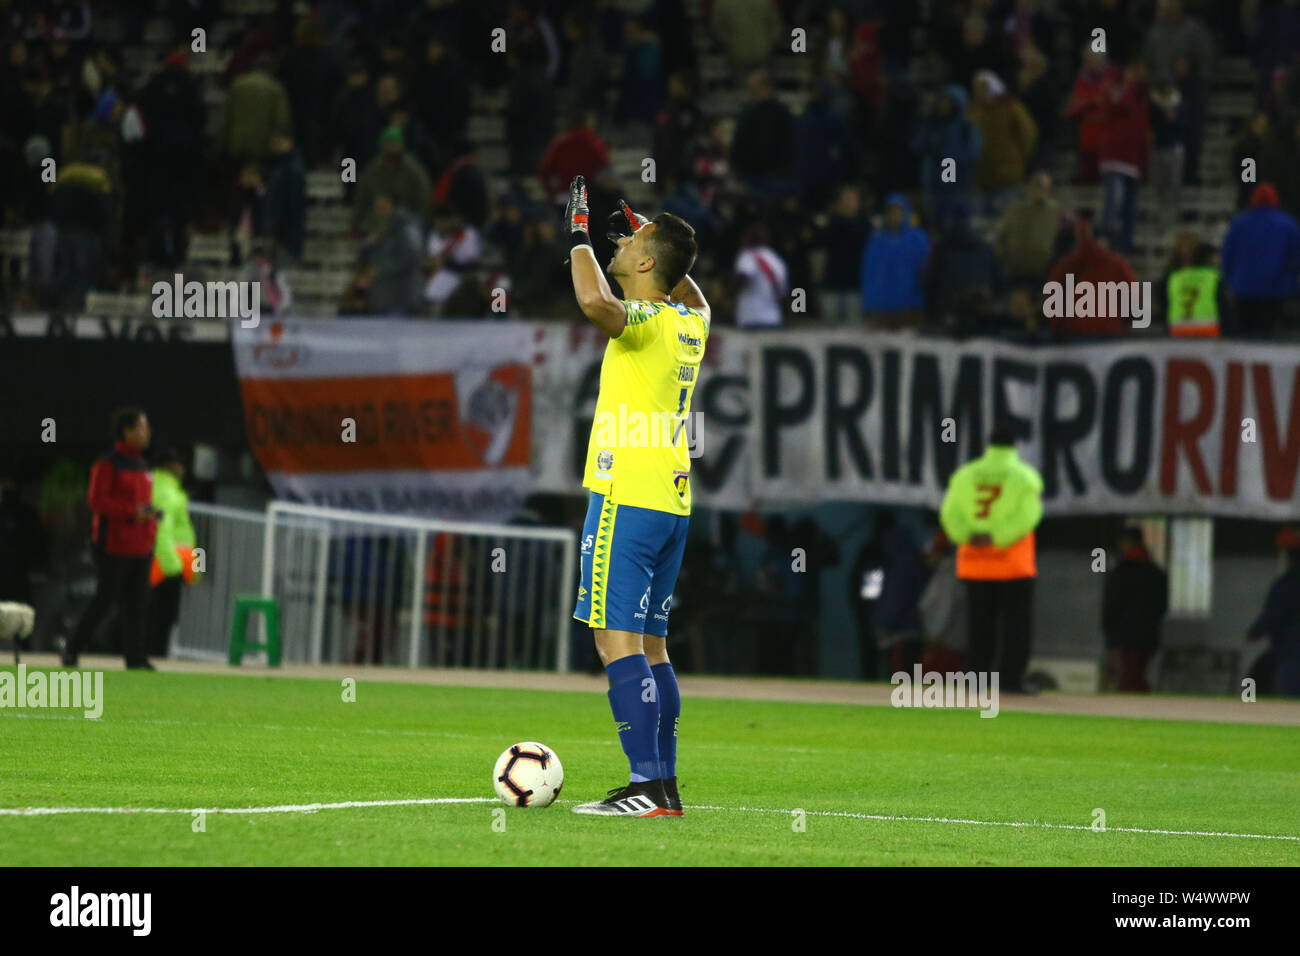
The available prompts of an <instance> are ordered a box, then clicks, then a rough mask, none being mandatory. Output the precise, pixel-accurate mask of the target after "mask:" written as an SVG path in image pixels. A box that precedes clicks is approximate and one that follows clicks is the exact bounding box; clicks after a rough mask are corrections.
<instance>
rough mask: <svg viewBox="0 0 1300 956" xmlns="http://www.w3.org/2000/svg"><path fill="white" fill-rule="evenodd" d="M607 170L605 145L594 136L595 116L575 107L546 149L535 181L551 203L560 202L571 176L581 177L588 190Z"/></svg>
mask: <svg viewBox="0 0 1300 956" xmlns="http://www.w3.org/2000/svg"><path fill="white" fill-rule="evenodd" d="M609 169H610V158H609V146H607V145H606V144H605V141H604V140H603V139H601V138H600V136H599V135H598V134H597V133H596V114H595V113H594V112H593V111H592V110H588V109H582V108H579V109H576V110H574V111H573V113H572V114H571V115H570V118H569V125H568V128H567V129H566V130H565V131H564V132H563V133H561V134H560V135H558V136H556V137H555V139H553V140H551V142H550V145H548V146H547V147H546V152H544V153H543V154H542V161H541V162H540V163H538V164H537V178H538V179H540V180H541V181H542V189H543V190H545V192H546V195H547V196H549V197H551V199H552V201H554V202H558V203H563V202H565V201H566V200H567V199H568V196H569V183H571V182H572V181H573V177H574V176H582V177H583V178H585V179H586V180H587V184H588V187H589V190H590V186H591V185H592V184H593V183H601V182H603V180H604V178H606V174H607V173H608V171H609ZM593 205H594V203H593Z"/></svg>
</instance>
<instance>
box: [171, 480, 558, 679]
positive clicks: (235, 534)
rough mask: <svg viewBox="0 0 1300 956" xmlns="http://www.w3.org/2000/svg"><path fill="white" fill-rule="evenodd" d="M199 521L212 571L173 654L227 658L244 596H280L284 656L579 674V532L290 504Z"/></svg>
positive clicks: (195, 511) (197, 516)
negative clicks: (575, 667)
mask: <svg viewBox="0 0 1300 956" xmlns="http://www.w3.org/2000/svg"><path fill="white" fill-rule="evenodd" d="M190 515H191V518H192V520H193V522H194V529H195V535H196V538H197V541H198V545H199V546H200V547H202V548H203V549H204V556H205V562H206V566H207V567H206V573H205V574H204V575H203V577H202V579H201V582H200V584H199V585H198V586H196V587H193V588H186V589H185V591H184V595H183V598H182V601H181V614H180V621H179V627H178V630H177V636H176V638H175V639H174V642H173V645H172V647H171V649H170V652H171V654H172V656H176V657H186V658H196V659H201V660H225V658H226V653H227V648H228V647H229V642H230V630H231V623H232V613H233V609H234V603H235V597H236V595H238V594H258V593H260V594H262V595H266V596H270V597H274V598H276V599H277V601H278V602H279V605H280V621H281V640H282V651H283V659H284V660H286V661H291V662H300V663H345V662H355V663H383V664H398V665H401V664H405V665H406V666H409V667H422V666H423V667H430V666H436V667H486V668H538V669H551V668H553V669H556V670H560V671H565V670H568V667H569V632H570V622H569V617H570V614H571V612H572V597H573V590H574V587H575V581H576V571H577V568H576V564H575V561H576V555H575V538H574V535H573V533H572V532H571V531H568V530H566V529H562V528H536V527H527V526H515V525H490V524H475V523H470V522H452V521H435V520H431V519H424V518H416V517H407V516H398V515H377V514H371V513H368V512H361V511H345V510H342V509H336V508H320V507H314V506H310V505H298V504H293V503H290V502H283V501H274V502H271V503H269V504H268V505H267V508H266V510H265V511H264V512H261V511H248V510H244V509H237V508H226V507H221V506H218V505H209V504H204V503H197V502H196V503H192V504H191V505H190ZM250 626H252V627H253V628H254V629H255V630H254V632H253V633H256V634H261V633H264V631H263V627H264V623H263V622H262V621H261V620H260V618H259V620H257V621H256V622H255V623H254V624H252V625H250Z"/></svg>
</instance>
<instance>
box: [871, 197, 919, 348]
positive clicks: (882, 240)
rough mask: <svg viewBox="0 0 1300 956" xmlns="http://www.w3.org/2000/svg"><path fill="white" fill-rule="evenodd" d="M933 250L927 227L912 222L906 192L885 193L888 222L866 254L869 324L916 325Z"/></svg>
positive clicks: (875, 233) (885, 327)
mask: <svg viewBox="0 0 1300 956" xmlns="http://www.w3.org/2000/svg"><path fill="white" fill-rule="evenodd" d="M929 253H930V240H929V238H928V237H927V236H926V234H925V230H923V229H921V228H920V227H918V226H914V225H912V207H911V205H910V204H909V203H908V201H907V197H906V196H904V195H903V194H902V193H890V194H889V195H888V196H887V197H885V225H884V228H882V229H877V230H876V231H875V232H874V233H872V235H871V240H870V241H869V242H868V243H867V248H866V251H865V252H863V254H862V308H863V309H864V310H865V311H866V313H867V322H868V325H870V326H872V327H874V328H880V329H915V328H918V327H919V326H920V325H921V321H922V319H923V318H924V314H925V312H924V310H925V297H924V296H923V295H922V294H921V283H920V275H921V269H922V267H923V266H924V265H925V259H926V256H927V255H929Z"/></svg>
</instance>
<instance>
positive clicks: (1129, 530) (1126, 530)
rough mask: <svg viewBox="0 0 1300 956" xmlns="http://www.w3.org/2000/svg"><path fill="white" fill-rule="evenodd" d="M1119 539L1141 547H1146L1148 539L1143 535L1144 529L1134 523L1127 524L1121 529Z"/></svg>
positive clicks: (1127, 543) (1126, 543)
mask: <svg viewBox="0 0 1300 956" xmlns="http://www.w3.org/2000/svg"><path fill="white" fill-rule="evenodd" d="M1119 540H1120V541H1121V542H1123V543H1124V544H1125V545H1136V546H1137V547H1139V548H1143V547H1146V540H1145V539H1144V538H1143V537H1142V529H1141V528H1138V527H1134V526H1133V525H1125V526H1124V527H1123V528H1121V529H1120V532H1119Z"/></svg>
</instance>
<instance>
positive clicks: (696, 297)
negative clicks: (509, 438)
mask: <svg viewBox="0 0 1300 956" xmlns="http://www.w3.org/2000/svg"><path fill="white" fill-rule="evenodd" d="M587 216H588V208H587V187H586V184H585V183H584V182H583V179H582V177H581V176H577V177H575V178H574V180H573V183H572V184H571V185H570V187H569V205H568V207H567V208H566V210H565V228H566V229H567V230H568V232H569V235H570V237H571V241H572V244H573V250H572V252H571V255H570V270H571V271H572V275H573V291H574V294H575V295H576V296H577V299H578V305H579V306H580V307H581V308H582V311H583V314H584V315H586V316H587V318H588V319H590V320H591V322H592V324H593V325H595V326H596V328H598V329H600V330H601V331H602V332H604V333H605V334H606V335H608V336H609V344H608V345H607V346H606V347H605V358H604V361H603V362H602V363H601V366H600V397H599V399H597V402H596V417H595V420H594V421H593V422H592V426H591V438H590V440H589V441H588V444H587V466H586V472H585V475H584V477H583V485H584V486H585V487H586V488H588V489H589V491H590V501H589V503H588V506H587V520H586V523H585V524H584V526H583V529H582V581H581V583H580V585H579V588H578V603H577V607H576V608H575V609H574V612H573V616H574V617H575V618H577V619H578V620H579V621H583V622H585V623H586V624H588V625H589V626H590V627H591V629H592V631H593V632H594V637H595V641H596V651H597V653H599V654H600V660H601V663H603V664H604V665H605V673H606V674H607V675H608V677H609V704H610V708H611V709H612V710H613V712H614V725H615V727H616V729H617V730H618V736H619V742H620V743H621V744H622V746H623V752H624V753H625V754H627V758H628V763H629V764H630V765H631V771H632V772H631V780H630V782H629V783H628V784H627V785H626V786H622V787H618V788H616V789H614V790H611V791H610V792H609V796H608V797H607V798H606V799H604V800H600V801H597V802H594V803H584V804H582V805H580V806H577V807H574V812H575V813H590V814H598V815H602V816H624V817H662V816H681V815H682V802H681V798H680V797H679V796H678V792H677V769H676V763H677V723H678V718H679V716H680V713H681V695H680V694H679V693H678V690H677V677H676V676H675V675H674V674H673V666H672V664H670V663H669V661H668V650H667V644H668V610H669V608H670V607H671V604H672V596H673V588H674V586H675V585H676V583H677V572H678V570H679V569H680V568H681V565H682V551H683V550H684V549H685V547H686V526H687V524H688V522H689V521H690V514H691V484H690V470H691V458H690V452H689V449H688V446H687V434H686V421H687V418H688V416H689V415H690V412H691V393H692V392H693V391H694V389H695V382H696V380H697V378H698V376H699V371H700V361H701V360H702V359H703V358H704V346H705V343H706V342H707V340H708V337H709V318H710V312H709V304H708V303H707V302H706V301H705V300H704V296H703V295H701V294H700V290H699V288H698V287H697V286H696V285H695V283H694V282H692V281H691V280H690V279H689V278H688V277H687V275H686V273H687V272H688V271H689V270H690V268H691V266H692V265H693V264H694V263H695V254H696V251H697V247H696V244H695V230H694V229H692V228H691V227H690V226H689V225H687V223H686V222H685V221H684V220H682V219H680V218H679V217H677V216H674V215H671V214H669V213H663V214H662V215H659V216H656V217H655V218H654V219H651V220H647V219H646V218H645V217H643V216H638V215H636V214H635V213H634V212H632V210H631V209H629V208H628V206H627V203H625V202H623V201H622V200H620V201H619V210H618V212H616V213H614V214H613V215H612V216H611V217H610V221H611V225H612V227H613V232H612V233H611V234H610V239H611V240H612V241H613V242H614V244H615V246H616V250H615V252H614V257H613V258H612V259H610V261H609V265H608V266H606V271H607V272H608V273H609V275H610V276H611V277H613V278H614V279H616V280H617V281H618V284H619V285H620V286H621V287H622V290H623V294H624V295H625V296H626V297H627V298H625V299H618V298H615V296H614V294H613V293H612V292H611V291H610V288H609V283H608V282H607V281H606V279H605V276H604V275H603V274H602V273H601V269H600V264H599V263H598V262H597V261H596V253H595V251H594V250H593V249H592V247H591V236H590V233H589V230H588V223H587Z"/></svg>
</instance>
